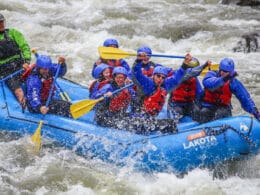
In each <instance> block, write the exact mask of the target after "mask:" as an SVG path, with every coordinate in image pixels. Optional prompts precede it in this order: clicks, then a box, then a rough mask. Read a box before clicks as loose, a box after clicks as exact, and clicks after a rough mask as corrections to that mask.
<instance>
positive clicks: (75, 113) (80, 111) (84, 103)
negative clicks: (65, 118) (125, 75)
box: [70, 83, 133, 119]
mask: <svg viewBox="0 0 260 195" xmlns="http://www.w3.org/2000/svg"><path fill="white" fill-rule="evenodd" d="M131 86H133V83H130V84H128V85H126V86H124V87H122V88H120V89H117V90H115V91H114V92H113V93H112V94H113V95H114V94H116V93H118V92H120V91H122V90H123V89H125V88H128V87H131ZM104 98H105V97H104V96H103V97H101V98H98V99H86V100H81V101H79V102H77V103H75V104H72V105H71V106H70V112H71V115H72V117H73V118H74V119H77V118H79V117H81V116H83V115H84V114H86V113H88V112H89V111H90V110H91V109H92V108H93V107H94V106H95V105H96V104H97V103H98V102H100V101H102V100H104Z"/></svg>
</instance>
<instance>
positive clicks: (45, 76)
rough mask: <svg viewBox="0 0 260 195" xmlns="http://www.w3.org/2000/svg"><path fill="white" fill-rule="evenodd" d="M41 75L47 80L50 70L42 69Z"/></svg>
mask: <svg viewBox="0 0 260 195" xmlns="http://www.w3.org/2000/svg"><path fill="white" fill-rule="evenodd" d="M39 71H40V74H41V76H42V77H43V78H47V77H48V75H49V69H47V68H40V70H39Z"/></svg>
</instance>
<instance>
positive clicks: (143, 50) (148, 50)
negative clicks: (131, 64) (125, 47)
mask: <svg viewBox="0 0 260 195" xmlns="http://www.w3.org/2000/svg"><path fill="white" fill-rule="evenodd" d="M140 52H145V53H146V54H148V55H151V54H152V50H151V48H150V47H147V46H141V47H139V48H138V49H137V54H138V53H140Z"/></svg>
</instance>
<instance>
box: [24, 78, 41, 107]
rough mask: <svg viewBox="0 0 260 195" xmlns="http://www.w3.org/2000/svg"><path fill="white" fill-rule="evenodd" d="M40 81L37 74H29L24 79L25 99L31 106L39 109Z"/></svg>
mask: <svg viewBox="0 0 260 195" xmlns="http://www.w3.org/2000/svg"><path fill="white" fill-rule="evenodd" d="M41 86H42V84H41V81H40V79H39V77H38V76H37V75H30V76H28V78H27V80H26V88H27V93H26V95H27V100H28V103H29V104H30V106H31V108H32V109H34V110H35V111H37V112H38V111H39V108H40V106H41V105H42V102H41Z"/></svg>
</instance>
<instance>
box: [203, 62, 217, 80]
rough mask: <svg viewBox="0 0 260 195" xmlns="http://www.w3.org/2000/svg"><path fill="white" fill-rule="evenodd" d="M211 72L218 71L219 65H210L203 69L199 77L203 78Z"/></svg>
mask: <svg viewBox="0 0 260 195" xmlns="http://www.w3.org/2000/svg"><path fill="white" fill-rule="evenodd" d="M210 70H213V71H216V70H219V64H211V66H210V68H205V69H204V70H203V71H202V72H201V73H200V76H202V77H204V76H205V75H206V74H207V72H208V71H210Z"/></svg>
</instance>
